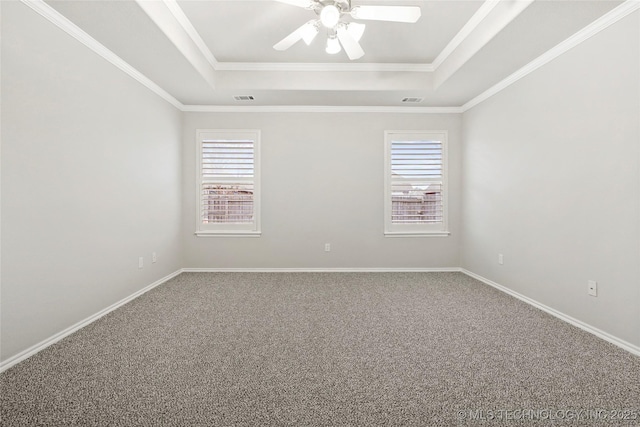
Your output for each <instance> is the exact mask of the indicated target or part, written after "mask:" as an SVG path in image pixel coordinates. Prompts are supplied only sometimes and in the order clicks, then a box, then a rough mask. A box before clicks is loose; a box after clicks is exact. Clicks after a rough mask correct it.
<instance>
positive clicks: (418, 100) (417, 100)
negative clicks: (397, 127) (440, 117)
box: [402, 98, 424, 104]
mask: <svg viewBox="0 0 640 427" xmlns="http://www.w3.org/2000/svg"><path fill="white" fill-rule="evenodd" d="M422 101H424V98H402V102H406V103H410V104H417V103H419V102H422Z"/></svg>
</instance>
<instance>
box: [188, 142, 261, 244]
mask: <svg viewBox="0 0 640 427" xmlns="http://www.w3.org/2000/svg"><path fill="white" fill-rule="evenodd" d="M197 143H198V149H197V152H198V179H197V185H198V189H197V194H198V203H197V206H198V210H197V216H198V217H197V228H196V234H197V235H199V236H207V235H209V236H259V235H260V131H258V130H202V129H201V130H198V131H197Z"/></svg>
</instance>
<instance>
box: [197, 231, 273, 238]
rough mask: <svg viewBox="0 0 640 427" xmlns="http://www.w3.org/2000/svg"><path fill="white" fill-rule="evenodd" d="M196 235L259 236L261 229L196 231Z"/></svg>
mask: <svg viewBox="0 0 640 427" xmlns="http://www.w3.org/2000/svg"><path fill="white" fill-rule="evenodd" d="M194 234H195V235H196V237H260V236H261V235H262V232H261V231H196V232H195V233H194Z"/></svg>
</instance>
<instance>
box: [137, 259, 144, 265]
mask: <svg viewBox="0 0 640 427" xmlns="http://www.w3.org/2000/svg"><path fill="white" fill-rule="evenodd" d="M142 267H144V258H143V257H140V258H138V268H142Z"/></svg>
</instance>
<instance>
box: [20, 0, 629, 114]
mask: <svg viewBox="0 0 640 427" xmlns="http://www.w3.org/2000/svg"><path fill="white" fill-rule="evenodd" d="M487 1H491V2H497V1H498V0H487ZM21 2H22V3H23V4H25V5H27V6H28V7H30V8H31V9H33V10H34V11H35V12H37V13H38V14H40V15H41V16H43V17H44V18H46V19H47V20H48V21H50V22H51V23H53V24H54V25H56V26H57V27H59V28H60V29H62V30H63V31H65V32H66V33H67V34H69V35H70V36H72V37H73V38H75V39H76V40H78V41H79V42H81V43H82V44H83V45H85V46H86V47H88V48H89V49H91V50H92V51H93V52H95V53H96V54H98V55H100V56H101V57H102V58H104V59H105V60H106V61H108V62H110V63H111V64H113V65H114V66H116V67H117V68H119V69H120V70H122V71H123V72H125V73H126V74H128V75H129V76H131V77H132V78H133V79H134V80H136V81H138V82H139V83H141V84H142V85H143V86H145V87H146V88H148V89H149V90H151V91H152V92H154V93H155V94H156V95H158V96H160V97H161V98H162V99H164V100H165V101H167V102H168V103H170V104H171V105H173V106H174V107H176V108H177V109H179V110H180V111H185V112H212V113H413V114H459V113H464V112H465V111H468V110H470V109H471V108H473V107H475V106H477V105H479V104H480V103H482V102H484V101H486V100H487V99H489V98H491V97H492V96H493V95H496V94H497V93H499V92H501V91H502V90H504V89H506V88H507V87H509V86H511V85H512V84H513V83H515V82H517V81H518V80H520V79H522V78H524V77H526V76H527V75H529V74H530V73H532V72H534V71H535V70H537V69H538V68H540V67H542V66H543V65H545V64H547V63H549V62H550V61H552V60H554V59H555V58H557V57H559V56H560V55H562V54H564V53H565V52H567V51H569V50H570V49H572V48H574V47H576V46H578V45H579V44H581V43H582V42H584V41H585V40H587V39H589V38H590V37H592V36H594V35H596V34H598V33H599V32H600V31H602V30H604V29H606V28H608V27H609V26H611V25H613V24H615V23H616V22H618V21H619V20H621V19H623V18H624V17H626V16H628V15H630V14H631V13H633V12H635V11H637V10H640V1H639V0H626V1H625V2H624V3H622V4H621V5H620V6H618V7H616V8H615V9H613V10H612V11H610V12H609V13H607V14H605V15H603V16H602V17H601V18H599V19H597V20H596V21H594V22H593V23H591V24H589V25H587V26H586V27H584V28H583V29H582V30H580V31H578V32H577V33H575V34H574V35H573V36H571V37H569V38H568V39H566V40H565V41H563V42H561V43H560V44H558V45H556V46H555V47H553V48H551V49H550V50H549V51H547V52H546V53H544V54H542V55H541V56H539V57H538V58H536V59H535V60H533V61H532V62H530V63H529V64H527V65H525V66H524V67H522V68H520V69H519V70H518V71H516V72H515V73H513V74H511V75H510V76H508V77H507V78H505V79H504V80H502V81H500V82H499V83H497V84H495V85H494V86H492V87H491V88H489V89H487V90H486V91H484V92H483V93H481V94H480V95H478V96H476V97H475V98H473V99H471V100H470V101H468V102H466V103H465V104H464V105H462V106H458V107H455V106H454V107H400V106H296V105H265V106H234V105H229V106H225V105H184V104H182V103H181V102H180V101H178V100H177V99H176V98H174V97H173V96H172V95H171V94H169V93H168V92H167V91H165V90H164V89H162V88H161V87H160V86H158V85H157V84H155V83H154V82H153V81H151V80H150V79H149V78H148V77H146V76H145V75H144V74H142V73H141V72H139V71H138V70H136V69H135V68H133V67H132V66H131V65H129V64H128V63H127V62H126V61H124V60H123V59H122V58H120V57H119V56H118V55H116V54H115V53H113V52H112V51H111V50H109V49H107V48H106V47H105V46H104V45H102V44H101V43H100V42H98V41H97V40H95V39H94V38H93V37H91V36H90V35H89V34H87V33H86V32H84V31H83V30H82V29H80V28H79V27H78V26H77V25H75V24H74V23H73V22H71V21H70V20H69V19H67V18H66V17H64V16H63V15H61V14H60V13H59V12H58V11H56V10H55V9H53V8H52V7H51V6H49V5H48V4H46V3H45V1H44V0H21ZM165 2H166V4H171V3H173V2H175V0H165ZM488 7H489V6H487V8H488ZM170 8H171V7H170ZM486 13H488V11H486ZM185 18H186V17H185ZM456 37H457V36H456ZM214 59H215V58H214ZM436 62H437V61H434V64H436ZM217 66H218V67H219V68H218V69H220V70H229V71H238V70H241V69H242V67H245V69H246V70H260V69H261V67H265V68H262V69H263V70H266V69H268V68H269V67H273V68H272V70H273V71H287V70H291V68H286V67H292V66H294V67H297V66H299V67H301V69H300V70H301V71H327V70H328V69H327V68H326V67H331V68H329V70H335V71H378V70H380V68H375V67H382V68H384V70H383V71H413V72H420V71H422V72H426V71H427V68H426V67H434V65H433V64H367V63H357V64H260V63H253V64H244V63H241V65H238V63H220V62H218V63H217ZM234 67H236V68H234ZM251 67H256V68H253V69H252V68H251ZM278 67H283V68H278ZM343 67H344V68H343ZM341 68H343V69H341ZM347 68H348V69H349V70H347Z"/></svg>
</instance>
